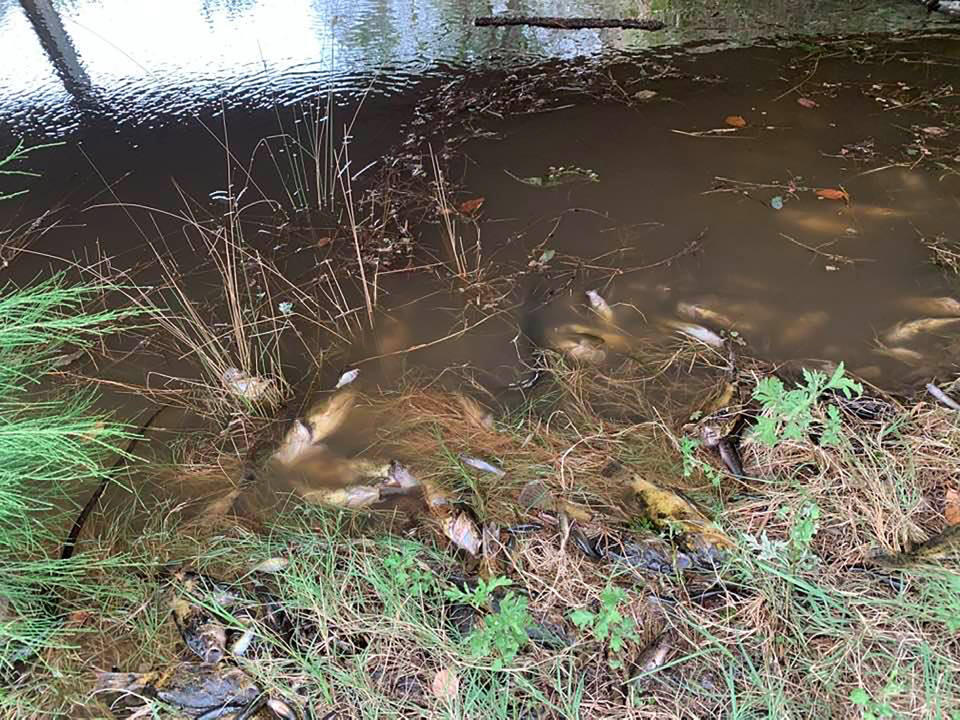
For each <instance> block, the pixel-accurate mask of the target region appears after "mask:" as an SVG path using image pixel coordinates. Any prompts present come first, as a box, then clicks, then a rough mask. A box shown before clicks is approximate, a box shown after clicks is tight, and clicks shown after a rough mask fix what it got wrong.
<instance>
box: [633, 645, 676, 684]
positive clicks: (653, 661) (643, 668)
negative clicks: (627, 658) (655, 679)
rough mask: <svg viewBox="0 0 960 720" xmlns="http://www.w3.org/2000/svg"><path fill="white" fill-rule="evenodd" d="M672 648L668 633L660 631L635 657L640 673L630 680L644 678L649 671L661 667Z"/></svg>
mask: <svg viewBox="0 0 960 720" xmlns="http://www.w3.org/2000/svg"><path fill="white" fill-rule="evenodd" d="M672 648H673V643H672V641H671V638H670V633H669V632H665V633H661V634H660V636H659V637H657V639H656V640H654V641H653V642H652V643H651V644H650V645H649V647H647V649H646V650H644V651H643V652H642V653H640V657H639V658H637V667H638V668H639V670H640V674H639V675H636V676H634V677H633V678H631V679H630V682H631V683H636V682H639V681H641V680H644V679H645V678H646V676H648V675H649V674H650V673H652V672H654V671H655V670H657V669H658V668H660V667H662V666H663V664H664V663H665V662H666V660H667V656H668V655H669V654H670V650H671V649H672Z"/></svg>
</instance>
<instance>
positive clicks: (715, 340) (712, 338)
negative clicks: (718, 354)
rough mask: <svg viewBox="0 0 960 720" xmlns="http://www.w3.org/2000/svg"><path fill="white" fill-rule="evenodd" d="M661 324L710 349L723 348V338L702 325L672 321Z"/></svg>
mask: <svg viewBox="0 0 960 720" xmlns="http://www.w3.org/2000/svg"><path fill="white" fill-rule="evenodd" d="M663 323H664V325H666V326H667V327H669V328H670V329H672V330H676V331H677V332H678V333H681V334H682V335H686V336H687V337H689V338H693V339H694V340H697V341H698V342H702V343H703V344H704V345H709V346H710V347H712V348H722V347H723V344H724V343H723V338H722V337H720V336H719V335H717V334H716V333H715V332H714V331H713V330H708V329H707V328H705V327H703V325H696V324H694V323H686V322H681V321H680V320H673V319H667V320H664V321H663Z"/></svg>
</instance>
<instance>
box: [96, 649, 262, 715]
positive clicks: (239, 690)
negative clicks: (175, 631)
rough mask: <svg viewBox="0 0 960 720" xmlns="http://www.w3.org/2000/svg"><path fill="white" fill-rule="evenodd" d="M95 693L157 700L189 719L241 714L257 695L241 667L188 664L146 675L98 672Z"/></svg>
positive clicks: (253, 684)
mask: <svg viewBox="0 0 960 720" xmlns="http://www.w3.org/2000/svg"><path fill="white" fill-rule="evenodd" d="M94 692H95V693H111V694H112V693H117V694H120V695H121V696H127V697H129V696H136V697H137V698H146V699H157V700H159V701H161V702H163V703H165V704H167V705H170V706H172V707H173V708H175V709H177V710H179V711H180V712H182V713H183V714H185V715H187V716H188V717H192V718H205V719H207V718H209V719H210V720H213V718H219V717H223V716H224V715H226V714H227V713H234V712H240V711H243V710H245V709H246V708H248V707H250V706H251V705H252V704H253V703H255V702H256V701H257V698H258V697H259V696H260V688H259V687H257V685H256V684H255V683H254V681H253V680H252V679H251V678H250V676H248V675H247V674H246V673H245V672H243V670H241V669H240V668H236V667H229V666H226V665H218V666H211V665H204V664H200V663H189V662H185V663H179V664H178V665H175V666H173V667H172V668H168V669H166V670H154V671H151V672H145V673H123V672H98V673H97V674H96V685H95V686H94Z"/></svg>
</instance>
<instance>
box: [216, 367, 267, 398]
mask: <svg viewBox="0 0 960 720" xmlns="http://www.w3.org/2000/svg"><path fill="white" fill-rule="evenodd" d="M220 381H221V382H222V383H223V387H224V388H226V390H227V392H229V393H230V394H231V395H235V396H236V397H239V398H242V399H244V400H246V401H247V402H251V403H259V402H262V401H264V400H274V399H276V398H277V397H278V396H279V391H278V390H277V384H276V383H275V382H274V381H273V380H272V379H270V378H262V377H257V376H256V375H250V374H249V373H247V372H244V371H243V370H240V369H239V368H235V367H232V368H227V369H226V370H224V371H223V373H222V374H221V375H220Z"/></svg>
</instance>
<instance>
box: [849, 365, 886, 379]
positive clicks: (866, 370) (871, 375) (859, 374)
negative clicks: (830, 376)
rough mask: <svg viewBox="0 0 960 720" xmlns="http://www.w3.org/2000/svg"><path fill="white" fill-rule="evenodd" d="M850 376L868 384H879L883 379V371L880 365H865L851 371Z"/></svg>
mask: <svg viewBox="0 0 960 720" xmlns="http://www.w3.org/2000/svg"><path fill="white" fill-rule="evenodd" d="M850 374H851V375H853V376H854V377H856V378H860V379H861V380H866V381H867V382H877V380H879V379H880V378H882V377H883V370H882V369H881V368H880V367H879V366H878V365H864V366H862V367H858V368H854V369H853V370H851V371H850Z"/></svg>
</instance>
